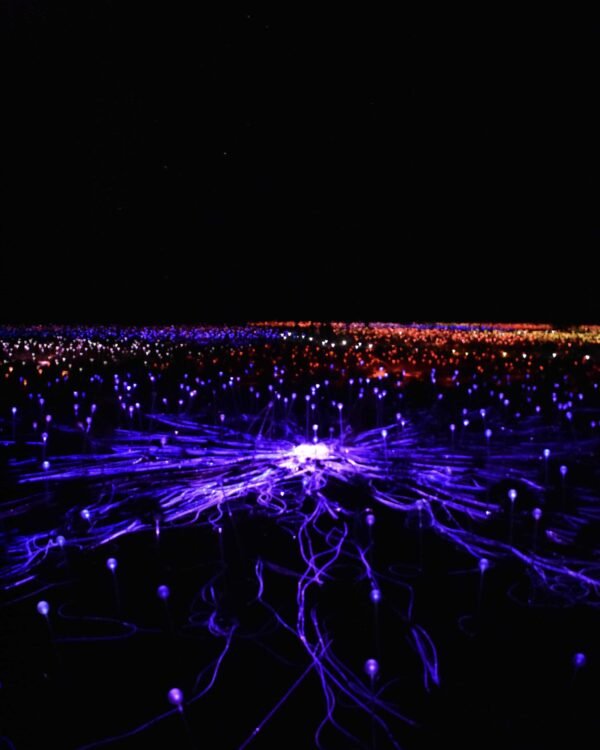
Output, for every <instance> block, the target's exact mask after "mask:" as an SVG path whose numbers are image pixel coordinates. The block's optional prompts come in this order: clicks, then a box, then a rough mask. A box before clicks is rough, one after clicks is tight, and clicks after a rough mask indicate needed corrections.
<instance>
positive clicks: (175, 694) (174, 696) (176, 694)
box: [167, 687, 183, 711]
mask: <svg viewBox="0 0 600 750" xmlns="http://www.w3.org/2000/svg"><path fill="white" fill-rule="evenodd" d="M167 698H168V701H169V703H170V704H171V705H172V706H177V708H178V709H179V710H180V711H181V710H182V705H183V691H182V690H180V689H179V688H176V687H174V688H171V689H170V690H169V692H168V693H167Z"/></svg>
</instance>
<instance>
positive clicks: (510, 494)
mask: <svg viewBox="0 0 600 750" xmlns="http://www.w3.org/2000/svg"><path fill="white" fill-rule="evenodd" d="M508 499H509V500H510V501H511V503H514V501H515V500H516V499H517V491H516V490H509V491H508Z"/></svg>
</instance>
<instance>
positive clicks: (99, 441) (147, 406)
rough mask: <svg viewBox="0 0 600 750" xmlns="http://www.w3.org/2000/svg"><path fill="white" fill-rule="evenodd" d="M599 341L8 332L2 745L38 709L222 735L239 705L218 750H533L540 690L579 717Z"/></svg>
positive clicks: (109, 730)
mask: <svg viewBox="0 0 600 750" xmlns="http://www.w3.org/2000/svg"><path fill="white" fill-rule="evenodd" d="M599 354H600V327H592V326H589V327H586V328H577V329H569V330H560V331H559V330H553V329H552V328H551V327H550V326H543V325H527V324H518V325H516V324H510V325H497V324H477V325H470V324H445V325H442V324H438V325H414V326H407V325H397V324H392V323H377V324H371V325H362V324H345V323H301V324H294V323H276V322H266V323H261V324H254V325H249V326H239V327H215V326H199V327H194V328H185V327H163V328H156V327H155V328H138V329H134V328H130V329H119V328H115V327H112V328H111V327H105V328H97V327H96V328H94V327H85V328H84V327H80V328H34V329H28V330H24V329H16V328H12V329H8V328H5V329H2V330H0V417H1V422H0V444H1V446H2V449H1V450H2V459H3V495H2V497H3V500H2V504H1V506H0V513H1V518H2V524H3V525H2V542H3V547H4V555H3V558H4V562H3V564H2V566H1V567H0V583H1V585H2V589H3V599H4V608H3V611H2V616H3V618H4V620H5V621H6V622H7V623H17V624H18V625H15V626H8V627H7V628H5V632H6V635H5V636H3V638H4V642H3V645H4V648H5V650H6V651H7V652H9V651H10V653H11V655H10V657H9V658H8V659H7V667H6V670H5V676H4V677H3V678H2V681H3V684H4V687H5V690H6V692H7V693H8V694H9V696H10V701H11V703H12V704H13V705H14V706H16V708H15V709H14V712H13V717H14V718H13V721H12V723H11V721H8V722H7V727H8V729H7V730H6V735H7V737H8V738H9V740H10V741H11V742H13V743H14V746H15V747H16V748H20V747H21V746H23V747H34V746H36V744H35V743H36V741H38V734H36V733H37V732H39V731H40V730H39V727H36V726H35V725H29V726H27V725H26V721H25V719H24V717H26V716H27V712H28V711H29V710H32V711H37V712H42V714H43V712H44V711H46V712H48V714H52V717H53V721H54V720H56V724H53V723H52V721H50V729H49V730H48V732H46V733H45V736H46V737H47V738H48V739H50V740H52V741H53V742H54V744H53V746H60V747H65V748H84V747H85V748H92V747H101V746H102V747H104V746H108V747H110V746H113V744H114V747H115V748H116V747H118V748H138V747H139V748H141V747H154V746H157V747H158V746H165V747H166V746H173V747H182V748H185V747H196V746H197V747H204V746H205V744H203V737H204V736H205V727H204V724H205V722H206V721H207V716H210V712H211V711H213V712H214V711H217V710H221V709H222V707H223V706H225V705H227V706H230V707H231V709H230V710H231V711H232V712H233V714H234V715H235V716H236V719H235V722H232V723H231V725H230V726H227V727H223V729H222V735H221V744H220V745H219V747H220V748H222V749H223V750H227V748H245V747H252V748H254V747H256V748H257V750H259V748H261V747H262V748H269V747H273V746H278V743H282V742H284V741H285V739H283V738H285V737H286V736H287V734H286V732H288V731H289V726H290V725H291V723H293V725H294V726H295V727H296V729H295V731H297V733H298V735H297V736H298V741H299V742H302V743H304V744H301V745H299V747H307V748H312V747H316V748H322V749H323V750H325V749H326V748H352V747H363V748H380V749H381V748H405V747H408V748H412V747H415V748H417V747H429V746H431V744H432V743H439V742H441V741H443V740H445V739H446V738H450V740H452V741H454V740H455V741H456V742H458V741H459V739H460V741H461V742H462V746H463V747H476V746H478V743H481V737H480V735H479V731H480V730H479V727H480V726H482V725H483V724H485V723H486V722H488V721H489V722H491V723H492V724H493V725H494V727H495V730H494V731H495V733H496V734H497V735H499V736H500V737H501V738H502V740H503V741H504V742H505V743H506V744H507V746H509V745H511V744H512V746H514V747H521V746H522V747H527V746H529V747H535V746H537V745H536V744H535V742H540V743H541V744H543V742H544V738H545V736H544V734H543V732H544V731H547V730H545V729H544V728H543V727H542V724H541V723H540V720H539V716H538V709H537V706H538V705H539V703H540V704H541V703H543V705H544V706H546V707H547V708H548V710H550V709H552V710H555V711H560V712H561V715H562V717H563V720H564V722H565V726H566V728H568V729H569V730H570V731H572V730H573V727H574V725H575V724H578V725H579V726H581V727H583V728H586V727H587V725H586V724H585V721H583V722H582V719H581V715H580V714H579V713H578V709H577V705H578V704H579V701H580V700H581V697H582V696H583V695H585V694H586V693H587V692H588V691H590V690H592V689H593V688H592V687H590V686H593V684H594V681H597V678H598V667H597V661H598V651H597V637H595V636H594V635H593V634H594V632H595V631H594V625H593V623H594V618H595V617H596V616H597V607H598V593H599V585H600V562H599V559H598V552H599V546H598V527H599V524H600V494H599V492H598V487H599V472H598V458H599V448H600V393H599V391H598V383H599V380H600V378H599V375H600V367H599V363H600V357H599ZM557 613H560V614H557ZM540 623H544V632H542V633H540V632H538V631H539V628H540ZM507 632H508V633H510V638H511V639H512V641H513V642H512V643H510V644H509V643H507V638H506V634H507ZM32 644H33V645H32ZM125 646H126V651H125V650H124V649H125ZM24 654H27V656H24ZM32 654H33V655H32ZM86 660H89V664H90V665H93V668H92V669H91V671H90V669H89V668H88V667H84V665H85V663H86ZM22 661H25V662H26V663H27V665H28V666H27V669H26V670H25V673H26V675H27V678H26V679H23V678H17V674H18V672H19V665H20V664H21V663H22ZM481 664H484V666H481ZM148 671H149V672H150V674H147V672H148ZM40 674H44V675H45V678H44V680H46V682H44V680H42V679H41V678H40V677H39V675H40ZM520 674H523V675H525V676H526V677H523V679H521V677H520V676H519V675H520ZM507 679H511V680H513V682H514V693H513V694H511V695H508V696H507V695H506V694H505V693H504V691H503V690H502V689H501V686H502V684H503V681H506V680H507ZM48 686H49V687H48ZM175 688H177V690H175ZM49 690H51V691H52V692H53V695H54V698H52V699H49V698H48V694H47V691H49ZM74 691H75V692H76V693H77V695H76V696H73V697H72V698H71V699H69V701H67V699H66V697H65V696H66V695H67V694H69V695H73V692H74ZM169 691H170V692H169ZM486 691H487V692H486ZM531 691H537V692H536V698H535V700H532V699H531V696H530V693H531ZM244 695H246V696H247V697H246V698H244ZM486 695H487V696H489V701H490V702H491V705H492V706H493V707H492V708H490V707H489V706H488V703H487V698H485V697H484V696H486ZM521 698H522V700H523V702H524V701H525V700H527V699H529V700H530V703H529V706H530V709H529V711H525V713H524V714H523V711H521V709H520V708H518V707H517V704H518V706H520V705H521V703H519V701H520V699H521ZM52 701H54V702H52ZM538 701H539V703H538ZM73 702H74V703H75V704H76V709H74V708H73ZM484 704H485V706H487V708H484ZM32 705H33V708H31V706H32ZM42 706H44V708H42ZM553 707H554V708H553ZM72 710H77V711H78V713H79V715H80V717H81V719H82V721H81V722H79V725H78V726H77V727H76V726H75V725H74V724H71V722H70V721H69V718H68V716H69V712H70V711H72ZM228 710H229V709H228ZM482 712H483V713H482ZM486 712H487V713H486ZM473 714H477V716H476V717H474V715H473ZM43 715H44V716H45V714H43ZM57 717H58V718H57ZM486 717H487V718H486ZM484 719H485V721H484ZM480 721H481V725H480V724H479V723H478V722H480ZM82 727H83V728H82ZM582 731H583V730H582ZM53 732H54V733H55V734H53ZM55 737H56V738H58V737H62V738H63V739H62V740H58V739H56V740H55ZM450 740H449V741H450ZM61 742H62V744H61ZM519 742H522V743H523V744H518V743H519ZM27 743H30V744H27ZM161 743H162V744H161ZM167 743H171V745H168V744H167ZM528 743H529V744H528ZM531 743H533V744H531ZM9 746H10V745H9Z"/></svg>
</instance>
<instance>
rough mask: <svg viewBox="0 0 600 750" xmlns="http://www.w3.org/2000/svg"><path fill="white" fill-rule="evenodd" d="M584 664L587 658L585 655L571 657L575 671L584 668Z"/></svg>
mask: <svg viewBox="0 0 600 750" xmlns="http://www.w3.org/2000/svg"><path fill="white" fill-rule="evenodd" d="M586 663H587V657H586V655H585V654H582V653H581V652H579V653H577V654H575V655H574V656H573V666H574V667H575V669H581V667H585V665H586Z"/></svg>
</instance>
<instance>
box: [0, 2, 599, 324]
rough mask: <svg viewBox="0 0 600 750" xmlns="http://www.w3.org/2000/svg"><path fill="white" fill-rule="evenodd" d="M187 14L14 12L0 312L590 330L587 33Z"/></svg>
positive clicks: (591, 59) (594, 47)
mask: <svg viewBox="0 0 600 750" xmlns="http://www.w3.org/2000/svg"><path fill="white" fill-rule="evenodd" d="M194 5H195V4H189V3H182V4H177V3H164V4H161V5H158V4H157V5H151V6H143V7H142V9H141V10H140V6H139V5H137V4H136V6H135V8H134V7H133V4H128V3H127V2H124V1H120V2H112V1H111V2H107V1H106V0H105V1H104V2H97V0H89V1H88V2H71V3H65V2H52V3H51V2H49V1H48V0H8V3H5V5H4V11H3V12H2V13H3V18H2V19H1V22H0V27H1V32H0V47H1V49H2V52H1V53H0V54H1V56H2V60H1V62H2V67H3V70H4V72H5V76H4V79H5V80H4V83H3V89H2V94H1V96H2V110H3V113H4V114H3V121H4V126H8V128H7V129H5V133H4V136H3V149H2V151H3V157H2V162H3V165H2V178H1V180H2V183H3V198H2V214H1V220H2V247H1V255H0V270H1V277H2V279H1V280H2V297H1V299H0V319H4V320H13V321H18V320H45V321H52V320H59V319H60V320H74V321H77V320H100V321H102V320H107V321H108V320H111V321H114V320H131V321H161V320H163V321H168V320H183V321H194V320H204V319H212V320H218V319H236V318H240V319H246V318H250V319H251V318H257V317H263V316H268V317H303V318H307V317H312V318H314V317H325V318H328V317H334V318H360V319H369V318H370V319H381V318H387V319H400V320H407V319H409V320H410V319H432V318H437V319H457V318H462V319H465V318H467V319H490V318H496V319H515V318H516V319H518V318H529V319H552V320H554V321H557V322H561V321H564V322H569V321H576V320H582V319H586V320H590V321H594V320H595V321H599V320H600V314H599V312H600V306H599V305H598V304H597V291H596V290H597V288H598V281H597V278H596V277H595V276H594V274H593V272H591V270H590V268H589V259H590V257H595V256H596V255H597V247H598V241H599V240H600V231H599V223H598V215H597V205H598V204H597V199H598V191H597V182H598V177H597V174H598V173H597V166H598V160H597V153H596V147H595V141H596V138H597V133H598V132H599V131H598V122H597V119H596V114H595V109H596V102H595V99H596V97H597V81H596V72H597V71H598V62H599V59H598V58H599V52H598V50H599V49H600V47H599V45H598V37H597V33H596V30H595V29H594V28H593V27H590V26H589V25H587V24H586V23H585V22H584V21H583V20H580V22H579V25H578V26H574V27H571V26H569V24H567V23H566V22H563V21H562V19H554V21H553V23H548V24H547V23H546V22H545V20H544V19H543V18H541V17H539V18H527V19H526V18H512V19H509V18H500V17H493V16H491V15H490V16H487V17H483V16H481V17H476V16H473V15H471V14H468V15H464V16H456V15H452V16H451V17H450V16H448V17H435V14H434V13H433V11H430V12H429V14H428V16H427V17H421V18H417V17H413V16H410V15H408V14H405V15H404V16H403V17H402V16H400V17H396V18H394V17H392V16H389V17H386V16H385V15H381V14H379V13H375V12H373V13H372V14H371V15H368V14H366V10H365V7H366V6H364V5H363V6H361V9H360V12H358V11H351V10H347V9H346V10H344V11H343V12H338V13H336V14H335V15H334V14H332V15H331V16H329V17H327V16H325V15H322V13H319V12H317V11H312V10H309V9H307V8H305V7H304V6H301V5H297V4H296V5H295V6H294V7H293V8H288V10H287V12H286V14H285V15H284V14H283V13H281V14H272V15H264V14H261V13H260V12H257V11H255V10H254V9H253V8H251V7H250V6H249V7H248V8H247V9H246V10H245V11H244V10H242V11H239V12H237V11H235V12H234V11H233V10H231V11H229V10H227V9H226V8H225V7H221V6H225V5H227V4H225V3H223V4H221V3H214V4H201V6H200V7H201V10H200V11H196V14H195V15H194V17H192V16H191V15H190V8H192V7H193V6H194ZM204 5H209V6H210V5H212V6H213V9H212V10H211V9H210V7H209V8H208V9H207V8H205V7H204ZM284 5H286V6H287V5H288V4H287V3H286V4H284ZM6 78H8V81H6ZM354 250H358V255H359V258H360V260H359V261H354V260H352V259H351V254H353V253H354ZM151 251H152V252H154V251H158V257H159V260H158V261H151V260H150V254H151ZM555 251H556V252H557V254H558V257H557V259H556V260H550V255H551V253H553V252H555ZM39 253H41V259H40V260H35V259H34V255H37V254H39ZM397 267H399V268H400V271H399V272H398V271H396V270H395V269H396V268H397Z"/></svg>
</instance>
